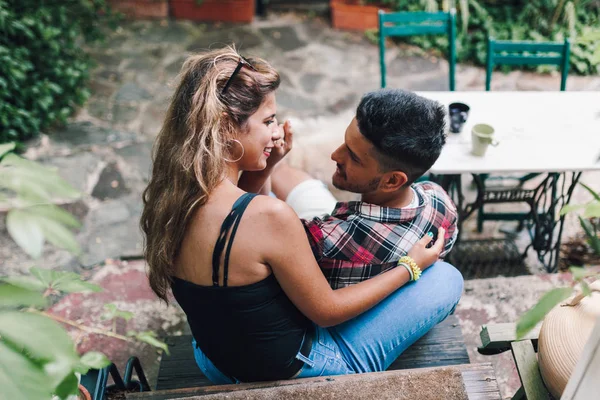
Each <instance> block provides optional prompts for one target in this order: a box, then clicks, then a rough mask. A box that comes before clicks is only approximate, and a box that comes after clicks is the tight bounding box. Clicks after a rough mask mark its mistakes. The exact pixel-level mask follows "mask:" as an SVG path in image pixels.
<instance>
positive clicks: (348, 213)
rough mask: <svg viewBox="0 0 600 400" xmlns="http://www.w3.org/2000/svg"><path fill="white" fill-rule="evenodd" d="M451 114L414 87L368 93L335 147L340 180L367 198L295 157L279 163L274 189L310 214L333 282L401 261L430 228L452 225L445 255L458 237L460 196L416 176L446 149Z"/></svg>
mask: <svg viewBox="0 0 600 400" xmlns="http://www.w3.org/2000/svg"><path fill="white" fill-rule="evenodd" d="M445 115H446V112H445V108H444V107H443V106H442V105H440V104H439V103H437V102H435V101H433V100H429V99H426V98H423V97H420V96H418V95H416V94H414V93H412V92H407V91H402V90H379V91H375V92H371V93H367V94H366V95H365V96H364V97H363V98H362V100H361V102H360V104H359V106H358V108H357V110H356V117H355V118H354V119H353V120H352V121H351V122H350V125H349V126H348V128H347V129H346V134H345V138H344V143H343V144H342V145H341V146H340V147H339V148H338V149H336V150H335V151H334V152H333V153H332V155H331V159H332V160H333V161H335V163H336V164H337V169H336V171H335V173H334V175H333V177H332V181H333V182H332V183H333V185H334V186H335V187H337V188H339V189H342V190H347V191H350V192H354V193H360V194H361V201H355V202H337V201H336V200H335V198H334V197H333V195H332V194H331V193H330V192H329V190H328V189H327V187H326V186H325V185H324V184H323V183H322V182H320V181H318V180H315V179H313V178H312V177H311V176H310V175H308V174H307V173H306V172H304V171H301V170H298V169H295V168H292V167H290V166H289V165H287V164H282V165H281V166H278V167H277V168H276V169H275V170H274V172H273V174H272V175H271V187H272V191H273V193H275V195H276V196H277V197H278V198H280V199H282V200H285V201H286V202H287V203H288V204H289V205H290V206H291V207H292V208H293V209H294V210H296V213H297V214H298V216H299V217H300V218H301V219H302V223H303V224H304V227H305V229H306V233H307V235H308V239H309V242H310V243H311V247H312V250H313V253H314V255H315V257H316V259H317V262H318V263H319V265H320V266H321V269H322V270H323V273H324V274H325V277H326V278H327V279H328V281H329V283H330V285H331V287H332V288H334V289H337V288H341V287H345V286H348V285H351V284H354V283H358V282H360V281H363V280H365V279H368V278H370V277H372V276H375V275H377V274H379V273H381V272H384V271H386V270H388V269H389V268H393V267H395V266H396V263H397V261H398V259H399V258H400V257H402V256H403V255H406V253H407V252H408V250H410V248H411V247H412V246H413V245H414V244H415V243H416V242H417V241H418V240H419V239H420V238H422V237H423V236H424V235H426V234H428V233H429V232H431V233H432V234H433V236H434V237H437V230H438V228H439V227H443V228H445V229H446V237H445V240H446V243H445V248H444V252H443V253H442V256H443V255H445V254H447V253H448V252H449V251H450V249H451V248H452V246H453V245H454V242H455V240H456V236H457V234H458V230H457V229H456V222H457V211H456V207H455V205H454V204H453V203H452V200H451V199H450V198H449V196H448V195H447V194H446V192H445V191H444V190H443V189H442V188H441V187H440V186H438V185H437V184H435V183H432V182H422V183H415V181H416V180H417V179H418V178H419V177H421V176H422V175H423V174H424V173H425V172H426V171H427V170H429V169H430V168H431V166H432V165H433V164H434V163H435V161H436V160H437V158H438V157H439V155H440V153H441V151H442V147H443V146H444V144H445V141H446V133H445ZM331 210H333V211H331ZM329 213H330V214H329Z"/></svg>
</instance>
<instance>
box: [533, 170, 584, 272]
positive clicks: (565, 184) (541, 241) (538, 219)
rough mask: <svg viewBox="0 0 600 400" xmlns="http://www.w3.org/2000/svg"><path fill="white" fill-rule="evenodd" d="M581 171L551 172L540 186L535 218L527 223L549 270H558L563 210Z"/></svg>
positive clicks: (535, 247) (534, 245) (539, 256)
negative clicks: (561, 213) (561, 211)
mask: <svg viewBox="0 0 600 400" xmlns="http://www.w3.org/2000/svg"><path fill="white" fill-rule="evenodd" d="M580 177H581V172H563V173H550V174H548V176H547V177H546V179H544V181H543V182H542V183H541V184H540V186H539V187H538V189H537V194H536V196H535V202H534V208H533V209H534V213H533V220H532V221H531V222H529V224H528V228H529V229H528V231H529V233H530V236H531V244H530V245H529V246H527V249H525V253H527V251H528V250H529V247H532V248H533V249H534V250H535V251H536V252H537V256H538V260H539V261H540V262H541V263H542V264H543V266H544V268H545V269H546V271H548V272H556V271H557V270H558V258H559V255H560V243H561V237H562V231H563V225H564V220H565V216H564V215H563V216H560V215H559V213H560V210H561V209H562V208H563V206H565V205H566V204H568V203H569V201H570V200H571V195H572V194H573V190H574V189H575V186H576V185H577V182H578V181H579V178H580Z"/></svg>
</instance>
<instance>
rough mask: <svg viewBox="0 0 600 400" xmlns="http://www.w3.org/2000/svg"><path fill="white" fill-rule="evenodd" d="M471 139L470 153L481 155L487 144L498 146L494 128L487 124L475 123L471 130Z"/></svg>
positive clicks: (483, 153)
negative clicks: (471, 147)
mask: <svg viewBox="0 0 600 400" xmlns="http://www.w3.org/2000/svg"><path fill="white" fill-rule="evenodd" d="M471 141H472V144H473V149H472V150H471V153H472V154H473V155H475V156H479V157H483V156H484V155H485V152H486V151H487V148H488V146H489V145H492V146H498V143H499V142H498V141H497V140H495V139H494V128H492V126H491V125H488V124H477V125H475V126H473V129H472V130H471Z"/></svg>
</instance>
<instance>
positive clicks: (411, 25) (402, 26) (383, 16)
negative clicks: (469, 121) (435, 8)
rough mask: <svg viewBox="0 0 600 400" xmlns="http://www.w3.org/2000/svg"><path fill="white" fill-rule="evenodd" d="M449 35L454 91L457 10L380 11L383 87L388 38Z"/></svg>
mask: <svg viewBox="0 0 600 400" xmlns="http://www.w3.org/2000/svg"><path fill="white" fill-rule="evenodd" d="M415 35H448V47H449V50H448V52H449V59H448V63H449V64H450V73H449V81H450V90H451V91H454V87H455V84H454V74H455V69H456V45H455V40H456V10H455V9H451V10H450V12H447V13H446V12H434V13H430V12H392V13H386V12H384V11H382V10H379V62H380V65H381V87H382V88H385V86H386V79H385V75H386V68H385V38H386V37H388V36H415Z"/></svg>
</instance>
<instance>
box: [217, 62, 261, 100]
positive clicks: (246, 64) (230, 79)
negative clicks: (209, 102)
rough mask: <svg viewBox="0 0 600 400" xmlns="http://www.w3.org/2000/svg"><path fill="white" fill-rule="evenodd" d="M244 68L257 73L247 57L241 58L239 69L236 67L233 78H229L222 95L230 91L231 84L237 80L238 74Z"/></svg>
mask: <svg viewBox="0 0 600 400" xmlns="http://www.w3.org/2000/svg"><path fill="white" fill-rule="evenodd" d="M244 66H246V67H248V68H250V69H252V70H253V71H256V68H254V67H253V66H252V64H250V62H249V61H248V60H246V58H245V57H243V56H240V61H238V64H237V67H235V69H234V70H233V72H232V74H231V76H230V77H229V79H227V82H225V86H224V87H223V90H221V94H225V92H226V91H227V89H229V86H231V83H232V82H233V78H235V76H236V75H237V74H238V72H240V70H241V69H242V67H244Z"/></svg>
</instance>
